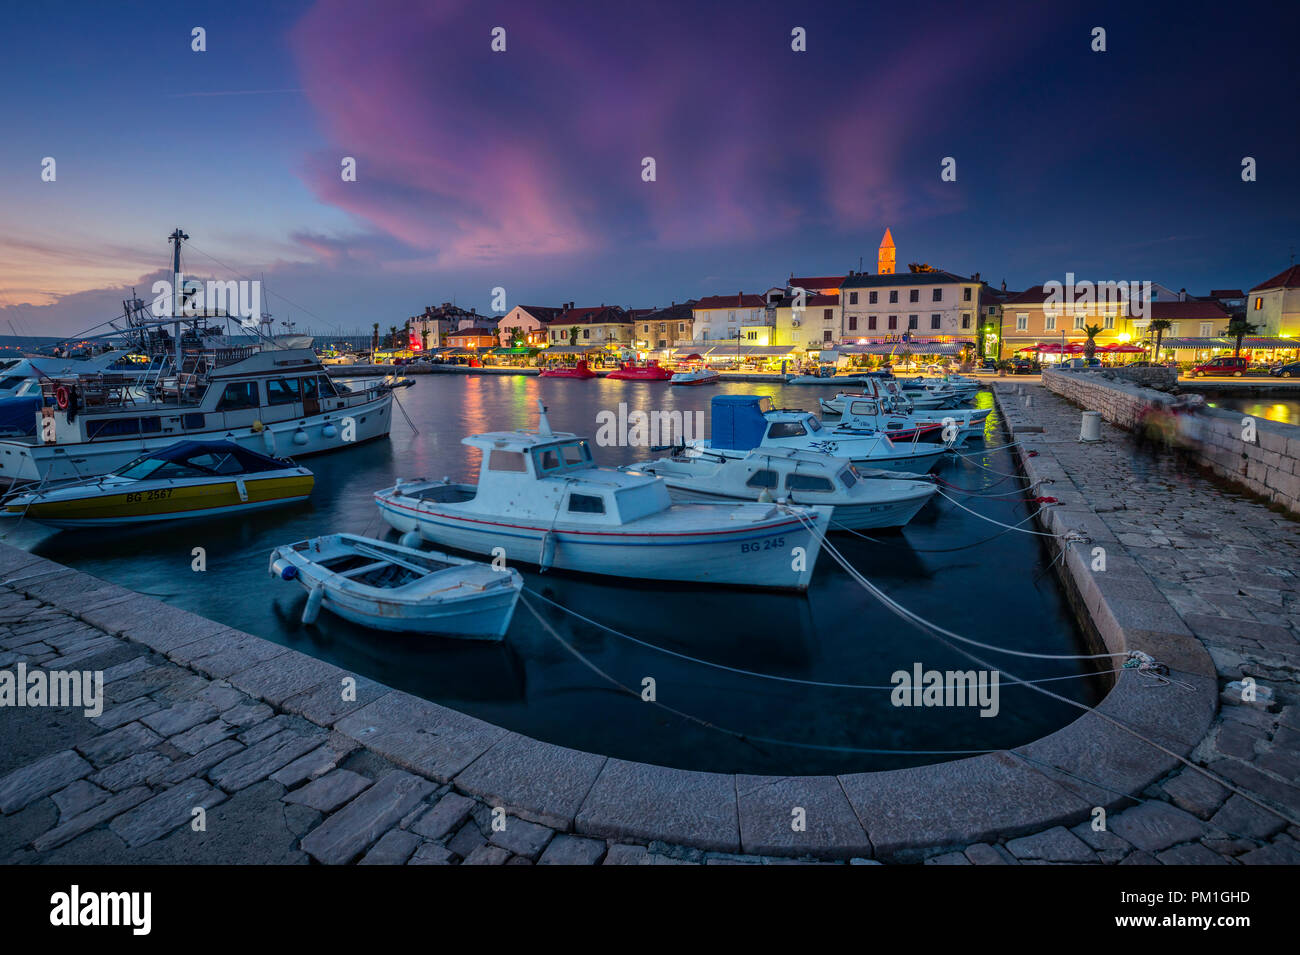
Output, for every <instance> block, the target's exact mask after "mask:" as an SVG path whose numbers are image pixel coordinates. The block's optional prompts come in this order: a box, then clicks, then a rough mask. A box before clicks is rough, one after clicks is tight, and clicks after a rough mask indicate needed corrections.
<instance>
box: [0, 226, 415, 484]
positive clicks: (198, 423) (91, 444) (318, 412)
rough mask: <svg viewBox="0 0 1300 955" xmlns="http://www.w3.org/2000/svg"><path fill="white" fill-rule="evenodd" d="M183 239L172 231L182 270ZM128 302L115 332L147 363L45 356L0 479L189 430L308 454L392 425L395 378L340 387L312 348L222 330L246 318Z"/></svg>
mask: <svg viewBox="0 0 1300 955" xmlns="http://www.w3.org/2000/svg"><path fill="white" fill-rule="evenodd" d="M183 238H186V236H185V235H184V233H182V232H181V230H179V229H178V230H176V232H175V233H173V235H172V239H173V241H174V242H175V258H174V262H175V268H176V271H177V273H179V272H180V243H181V240H182V239H183ZM124 304H125V306H126V316H125V317H126V321H127V323H128V327H127V328H126V329H125V330H123V329H116V331H117V333H118V334H119V336H121V335H125V336H126V338H127V339H128V341H129V343H130V345H131V346H132V350H133V351H134V352H136V353H139V354H143V355H145V356H147V357H148V358H149V362H148V364H147V365H138V366H134V367H133V368H131V369H129V370H123V371H112V370H91V371H81V372H77V371H72V370H70V369H69V370H68V371H64V370H63V368H59V369H58V370H53V369H51V370H48V371H47V370H46V369H48V368H50V365H49V363H48V362H42V361H38V362H37V363H36V364H37V366H38V368H39V370H40V373H41V379H40V384H41V394H42V401H41V402H39V403H34V405H33V407H32V408H31V414H32V415H33V416H34V417H35V419H36V420H35V422H34V424H35V428H34V429H32V431H33V433H31V434H20V435H18V436H15V437H11V438H9V439H6V440H0V483H2V482H4V481H6V480H7V481H9V482H11V483H12V482H20V481H46V482H48V481H52V480H64V479H69V478H73V479H80V478H85V477H90V476H95V475H100V474H107V473H108V472H110V471H113V470H115V469H116V468H119V467H121V466H122V465H124V464H126V463H128V462H129V461H132V460H134V459H135V458H138V457H139V456H140V455H141V454H143V453H145V452H146V451H152V450H157V449H160V448H165V447H168V446H169V445H172V444H175V443H176V442H177V441H179V440H182V439H191V440H217V441H232V442H234V443H235V444H238V445H240V446H242V447H247V448H249V449H251V450H254V451H259V452H263V453H267V454H271V455H293V456H294V457H301V456H305V455H309V454H316V453H318V452H321V451H330V450H333V449H335V448H341V447H347V446H349V445H351V444H359V443H361V442H363V441H369V440H371V439H373V438H380V437H384V436H385V435H387V434H388V431H389V427H390V425H391V410H392V402H393V393H392V388H391V387H390V386H389V385H387V384H384V383H377V384H374V385H370V386H366V387H358V388H356V389H355V390H353V389H349V388H346V387H344V386H341V385H338V384H336V383H335V382H333V381H331V380H330V377H329V375H328V374H327V373H326V371H325V369H324V367H323V366H322V365H321V363H320V360H319V359H318V358H317V357H316V353H315V352H314V351H312V349H311V348H310V347H284V346H285V345H286V344H295V345H297V344H301V343H300V342H282V341H277V340H276V339H274V338H272V337H269V336H265V335H261V334H258V333H257V330H256V329H252V330H250V329H248V328H241V331H243V332H244V333H245V334H244V336H243V337H242V338H241V339H231V338H225V337H223V336H222V335H219V334H217V332H219V331H220V328H219V327H217V324H214V323H218V324H219V323H223V322H224V323H233V324H235V325H239V324H240V323H239V322H237V321H236V320H235V319H233V318H231V317H230V316H228V315H224V314H203V315H190V314H188V313H186V312H185V311H184V310H183V309H182V308H180V307H179V303H178V307H176V308H174V310H173V312H172V314H173V315H175V316H183V317H175V318H173V317H167V318H154V317H153V316H152V315H150V314H149V313H148V312H146V311H145V308H144V303H143V302H141V301H140V300H139V299H134V300H132V301H130V302H127V303H124ZM250 331H251V332H252V339H251V340H252V343H251V344H245V343H243V342H246V341H248V340H249V334H248V333H249V332H250ZM63 367H67V366H63ZM15 430H26V429H15Z"/></svg>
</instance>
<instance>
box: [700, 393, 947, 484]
mask: <svg viewBox="0 0 1300 955" xmlns="http://www.w3.org/2000/svg"><path fill="white" fill-rule="evenodd" d="M710 415H711V421H712V424H711V427H712V430H711V432H710V434H711V437H710V438H709V439H708V440H695V441H689V442H687V443H686V446H685V450H686V453H692V452H694V453H704V452H715V453H721V454H724V455H726V456H727V457H736V458H743V457H745V456H746V455H747V454H749V452H751V451H753V450H754V449H756V448H763V449H767V448H793V449H798V450H802V451H814V452H817V453H820V454H825V455H829V456H831V457H836V458H848V459H849V460H850V461H852V462H853V464H855V465H857V466H859V467H867V468H872V469H876V470H882V471H906V472H910V473H919V474H924V473H926V472H928V471H929V470H931V469H932V468H933V467H934V466H935V465H936V464H938V463H939V460H940V459H941V458H942V457H943V455H944V453H945V451H946V449H945V448H944V447H943V446H942V445H938V444H934V443H932V442H920V441H914V442H911V443H907V444H895V443H894V442H893V441H891V440H890V439H889V438H888V437H887V436H886V435H884V434H882V433H879V432H875V433H872V434H836V433H834V432H832V431H831V430H830V429H829V428H827V427H825V426H823V425H822V423H821V420H820V419H819V418H818V417H817V416H816V415H814V414H812V413H811V412H808V411H803V410H801V409H791V408H774V407H773V405H772V399H771V398H768V397H766V396H762V395H714V396H713V401H712V404H711V409H710Z"/></svg>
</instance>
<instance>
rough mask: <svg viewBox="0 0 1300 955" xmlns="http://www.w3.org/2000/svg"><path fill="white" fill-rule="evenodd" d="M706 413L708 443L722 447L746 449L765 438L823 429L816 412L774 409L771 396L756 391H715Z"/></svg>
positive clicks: (803, 435)
mask: <svg viewBox="0 0 1300 955" xmlns="http://www.w3.org/2000/svg"><path fill="white" fill-rule="evenodd" d="M710 413H711V416H712V437H711V440H710V442H709V446H710V447H712V448H716V449H718V450H722V451H749V450H752V449H753V448H757V447H758V446H759V445H761V444H764V443H765V442H768V443H770V442H774V441H775V442H780V441H784V440H789V439H791V438H795V439H802V438H806V437H808V436H810V435H816V434H818V433H820V432H821V431H823V430H824V429H823V427H822V423H821V421H820V420H818V418H817V416H816V415H813V414H810V413H809V412H807V411H799V410H790V409H774V408H773V407H772V399H771V398H767V397H764V396H759V395H715V396H714V397H713V402H712V405H711V409H710ZM799 443H800V444H803V443H806V442H802V441H800V442H799Z"/></svg>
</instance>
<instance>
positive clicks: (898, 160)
mask: <svg viewBox="0 0 1300 955" xmlns="http://www.w3.org/2000/svg"><path fill="white" fill-rule="evenodd" d="M548 11H549V12H548ZM835 19H836V18H835V17H826V18H825V19H824V20H821V21H818V20H817V19H816V14H813V13H805V12H797V11H794V10H789V9H786V10H782V11H780V12H778V13H773V12H764V11H762V10H758V11H756V10H755V9H754V8H753V6H752V5H750V4H744V5H739V6H734V7H723V8H717V9H715V8H712V7H708V8H703V7H702V8H678V9H676V10H675V11H673V12H671V14H670V13H668V12H666V11H665V10H664V8H662V7H660V6H658V5H644V6H640V7H636V8H632V7H629V6H628V5H618V6H610V5H590V6H586V7H584V8H583V9H582V10H580V11H575V10H574V9H573V8H572V7H569V8H566V9H564V10H563V12H562V13H561V12H559V11H552V9H551V8H549V7H547V8H540V7H536V6H533V5H527V6H525V5H519V6H517V7H513V8H512V7H506V8H494V9H493V10H492V11H490V12H488V13H485V12H484V11H483V9H482V8H481V7H480V6H478V5H475V4H470V3H462V2H457V0H440V2H434V3H431V4H422V5H420V6H418V7H416V6H414V5H411V4H406V3H394V2H379V3H371V4H367V5H365V6H358V5H356V4H351V3H347V2H344V0H321V2H320V3H318V4H317V5H316V6H315V7H313V8H312V10H311V11H310V12H309V13H308V14H307V15H306V16H305V17H304V18H303V19H302V20H301V21H300V22H299V23H298V25H297V26H296V28H295V30H294V33H293V36H292V42H293V49H294V51H295V57H296V61H297V64H298V68H299V71H300V74H301V77H302V85H303V88H304V89H305V91H306V96H307V99H308V101H309V102H310V104H311V105H312V107H313V108H314V109H315V110H316V112H317V114H318V116H319V119H320V122H321V125H322V131H323V133H324V134H325V136H326V138H327V139H328V140H329V141H330V142H331V144H332V145H333V147H334V148H333V150H331V151H328V152H322V153H320V154H317V155H313V156H311V157H310V158H309V159H308V160H307V162H306V164H305V167H304V171H303V175H304V178H305V179H306V181H307V182H308V184H309V185H310V187H311V188H312V189H313V190H314V191H315V193H316V194H317V195H318V196H319V197H320V198H322V199H323V200H325V201H328V202H330V203H332V204H334V205H337V206H338V207H340V208H342V209H345V210H347V211H348V212H350V213H352V214H354V215H355V216H357V217H358V218H359V219H361V220H363V221H365V222H366V223H368V224H369V225H370V226H371V227H373V228H375V229H377V230H380V231H382V232H384V233H387V234H388V235H390V236H392V237H394V238H397V239H399V240H400V241H401V242H403V243H405V244H406V245H408V246H410V247H411V248H412V249H413V250H416V252H417V253H419V254H421V255H428V256H430V257H431V261H432V262H434V263H436V264H437V265H439V266H444V267H446V266H465V265H474V264H491V263H495V262H500V261H508V260H518V259H519V258H520V257H527V256H547V257H557V256H559V257H565V256H579V255H582V254H584V253H603V252H607V251H608V250H609V249H611V248H619V247H624V248H628V249H634V248H637V247H651V246H653V247H659V248H674V249H691V248H700V247H708V246H711V245H716V244H723V243H737V242H747V241H752V240H755V239H756V238H760V237H764V238H770V237H773V236H780V235H783V234H791V233H795V232H797V231H798V230H801V229H809V228H821V229H833V230H839V231H845V230H851V229H854V228H857V227H861V226H864V225H870V226H872V227H874V226H875V225H878V224H882V223H884V222H885V221H886V220H895V219H897V218H898V217H900V216H902V215H904V214H906V213H907V212H909V211H911V212H920V213H922V214H928V213H933V212H936V211H943V210H948V209H951V208H953V207H954V206H955V205H957V204H960V198H956V196H957V195H958V194H957V193H956V192H955V191H954V190H948V191H947V192H946V193H945V192H943V191H941V190H931V189H927V188H917V189H911V190H909V189H907V188H906V187H905V179H906V177H907V176H908V175H917V174H916V173H915V171H914V170H909V169H908V168H907V167H906V164H907V161H908V160H909V156H908V149H909V147H912V146H914V140H915V138H916V136H917V134H918V133H920V134H925V133H927V132H930V131H932V130H933V128H934V127H935V126H936V125H942V123H937V122H935V119H936V115H943V114H936V113H935V112H934V110H933V108H932V107H931V104H934V103H936V102H940V103H942V102H944V101H945V99H946V105H947V107H948V108H957V106H956V101H957V92H956V91H957V89H958V88H959V87H960V82H961V80H962V78H963V77H967V76H969V75H972V74H974V73H975V72H976V71H978V70H980V69H987V59H988V57H987V54H988V50H989V49H990V43H991V38H992V36H993V35H995V33H996V32H997V31H1000V30H1001V29H1002V27H1001V26H1000V25H999V24H997V23H992V22H982V21H980V20H977V19H975V18H973V17H966V16H962V15H960V14H956V15H948V16H945V17H944V18H935V19H931V20H928V21H927V23H926V29H925V30H922V31H917V30H911V31H909V32H908V33H906V34H905V35H902V36H898V35H895V36H892V37H884V38H876V40H875V41H873V38H872V36H854V37H843V36H839V35H837V31H836V29H835ZM858 19H861V18H858ZM793 25H804V26H806V27H807V29H808V36H809V40H808V43H809V52H807V53H795V52H792V51H791V49H790V30H791V28H792V26H793ZM495 26H501V27H504V28H505V30H506V39H507V51H506V52H504V53H494V52H492V51H491V50H490V47H489V44H490V39H491V36H490V32H491V30H492V28H493V27H495ZM945 118H946V117H945ZM343 156H353V157H355V158H356V159H357V163H358V181H357V182H343V181H342V180H341V177H340V175H339V169H340V165H339V164H340V160H341V158H342V157H343ZM646 156H650V157H653V158H654V159H655V161H656V165H657V181H655V182H652V183H647V182H643V181H642V179H641V169H642V158H643V157H646ZM938 160H939V156H938V155H935V156H934V157H932V158H931V157H929V155H928V153H927V165H928V166H933V169H932V170H930V169H928V168H927V170H926V172H925V175H926V176H929V177H930V178H934V179H936V180H937V176H938Z"/></svg>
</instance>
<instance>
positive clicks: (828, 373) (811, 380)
mask: <svg viewBox="0 0 1300 955" xmlns="http://www.w3.org/2000/svg"><path fill="white" fill-rule="evenodd" d="M865 379H866V376H865V375H838V374H836V373H835V367H834V366H833V365H823V366H822V367H821V368H820V369H818V371H817V374H815V375H786V376H785V383H786V384H787V385H841V386H848V385H860V384H862V382H863V381H864V380H865Z"/></svg>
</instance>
